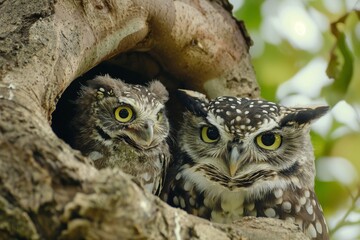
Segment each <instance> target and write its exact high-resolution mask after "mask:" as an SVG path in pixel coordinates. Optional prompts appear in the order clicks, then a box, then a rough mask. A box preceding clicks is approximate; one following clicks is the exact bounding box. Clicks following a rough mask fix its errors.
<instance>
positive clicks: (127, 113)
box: [119, 109, 129, 118]
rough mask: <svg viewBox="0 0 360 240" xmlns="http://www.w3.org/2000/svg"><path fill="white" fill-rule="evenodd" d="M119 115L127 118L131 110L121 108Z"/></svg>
mask: <svg viewBox="0 0 360 240" xmlns="http://www.w3.org/2000/svg"><path fill="white" fill-rule="evenodd" d="M119 116H120V117H121V118H127V117H128V116H129V111H128V110H126V109H121V110H120V112H119Z"/></svg>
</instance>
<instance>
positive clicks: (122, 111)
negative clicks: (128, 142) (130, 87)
mask: <svg viewBox="0 0 360 240" xmlns="http://www.w3.org/2000/svg"><path fill="white" fill-rule="evenodd" d="M115 119H116V120H118V121H119V122H122V123H127V122H130V121H131V120H133V119H134V112H133V110H132V109H131V108H130V107H129V106H120V107H117V108H116V109H115Z"/></svg>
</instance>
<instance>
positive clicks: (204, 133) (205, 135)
mask: <svg viewBox="0 0 360 240" xmlns="http://www.w3.org/2000/svg"><path fill="white" fill-rule="evenodd" d="M200 136H201V140H203V141H204V142H206V143H213V142H216V141H218V140H219V138H220V135H219V131H218V130H217V128H216V127H209V126H203V127H202V128H201V135H200Z"/></svg>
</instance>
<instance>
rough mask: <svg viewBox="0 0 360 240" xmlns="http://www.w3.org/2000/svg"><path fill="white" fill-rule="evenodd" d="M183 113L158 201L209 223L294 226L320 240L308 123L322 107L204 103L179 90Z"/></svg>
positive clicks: (222, 100)
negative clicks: (246, 220) (249, 220)
mask: <svg viewBox="0 0 360 240" xmlns="http://www.w3.org/2000/svg"><path fill="white" fill-rule="evenodd" d="M180 99H181V100H182V101H183V103H184V105H185V107H186V108H187V111H186V112H185V113H184V118H183V121H182V124H181V128H180V130H179V133H178V137H177V141H178V153H177V154H175V165H174V167H172V168H171V170H170V171H169V174H168V179H167V183H166V184H165V185H166V187H165V189H164V191H163V193H162V195H161V196H162V198H163V199H164V200H165V201H167V202H168V203H169V204H171V205H173V206H176V207H180V208H182V209H184V210H186V211H187V212H189V213H191V214H194V215H197V216H200V217H203V218H207V219H210V220H211V221H214V222H221V223H230V222H232V221H235V220H238V219H239V218H241V217H243V216H257V217H271V218H279V219H284V220H286V221H291V222H294V223H296V224H298V225H299V227H300V228H301V229H302V230H303V231H304V233H305V234H306V235H307V236H308V237H309V238H311V239H328V230H327V226H326V222H325V219H324V216H323V213H322V210H321V207H320V205H319V203H318V200H317V198H316V196H315V193H314V177H315V169H314V154H313V149H312V145H311V141H310V136H309V128H310V125H311V123H312V122H313V121H314V120H316V119H317V118H319V117H321V116H322V115H323V114H325V113H326V112H327V110H328V107H315V108H287V107H284V106H281V105H278V104H275V103H272V102H268V101H264V100H252V99H248V98H235V97H218V98H216V99H214V100H211V101H210V100H208V99H207V98H206V97H205V96H204V95H202V94H200V93H198V92H193V91H186V90H181V91H180Z"/></svg>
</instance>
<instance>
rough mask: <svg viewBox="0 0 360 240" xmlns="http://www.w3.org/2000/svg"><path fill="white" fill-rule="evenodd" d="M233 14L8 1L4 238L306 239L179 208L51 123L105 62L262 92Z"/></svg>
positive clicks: (2, 17) (1, 145)
mask: <svg viewBox="0 0 360 240" xmlns="http://www.w3.org/2000/svg"><path fill="white" fill-rule="evenodd" d="M230 11H231V7H230V6H229V5H228V3H227V2H226V1H225V0H224V1H220V0H218V1H206V0H193V1H192V0H182V1H181V0H180V1H172V0H57V1H56V0H36V1H28V0H0V13H1V14H0V239H177V240H178V239H190V238H191V239H265V238H266V239H304V238H305V237H304V235H303V234H302V233H301V232H299V229H298V227H297V226H295V225H292V224H289V223H286V222H283V221H280V220H274V219H261V218H257V219H256V218H244V219H243V220H242V221H240V222H238V223H234V224H232V225H221V224H214V223H210V222H208V221H206V220H203V219H200V218H197V217H194V216H190V215H188V214H186V213H185V212H184V211H181V210H178V209H174V208H171V207H169V206H167V205H166V204H165V203H163V202H162V201H161V200H159V199H158V198H157V197H155V196H152V195H150V194H148V193H146V192H144V191H143V189H142V188H141V187H139V186H138V185H137V184H136V181H134V179H132V178H131V177H130V176H128V175H126V174H124V173H122V172H119V171H114V170H111V169H104V170H101V171H99V170H97V169H95V168H94V167H93V166H92V165H91V164H90V163H89V162H88V160H87V159H86V158H85V157H83V156H82V155H81V154H80V152H78V151H76V150H73V149H72V148H71V147H70V146H69V145H68V144H67V143H65V142H64V141H63V140H61V139H59V138H58V137H57V136H56V135H55V134H54V132H53V129H52V127H51V121H52V113H53V111H54V110H55V108H56V104H57V102H58V100H59V98H60V96H61V95H62V93H63V92H64V91H65V89H66V88H67V87H68V86H69V84H70V83H71V82H72V81H73V80H74V79H76V78H77V77H79V76H80V75H82V74H83V73H85V72H87V71H88V70H89V69H91V68H92V67H94V66H96V65H98V64H99V63H101V62H104V61H108V62H109V63H111V66H113V67H115V68H116V67H123V68H127V69H131V70H134V71H140V73H141V74H144V75H145V76H147V77H148V78H152V77H154V76H159V77H160V78H161V79H162V81H163V82H165V84H166V85H167V86H168V88H169V89H170V91H171V88H173V89H174V88H177V87H178V86H186V87H187V88H192V89H195V90H198V91H203V92H206V93H207V94H208V95H209V96H210V97H214V96H218V95H235V96H249V97H252V98H256V97H258V95H259V89H258V86H257V83H256V80H255V76H254V72H253V69H252V66H251V62H250V56H249V53H248V48H249V42H250V41H249V40H248V38H247V35H246V34H245V33H246V32H245V30H244V28H243V27H242V25H241V24H239V23H237V22H236V20H235V19H233V18H232V16H231V12H230ZM114 56H116V57H114ZM110 58H111V60H109V59H110ZM144 62H145V64H143V63H144Z"/></svg>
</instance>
